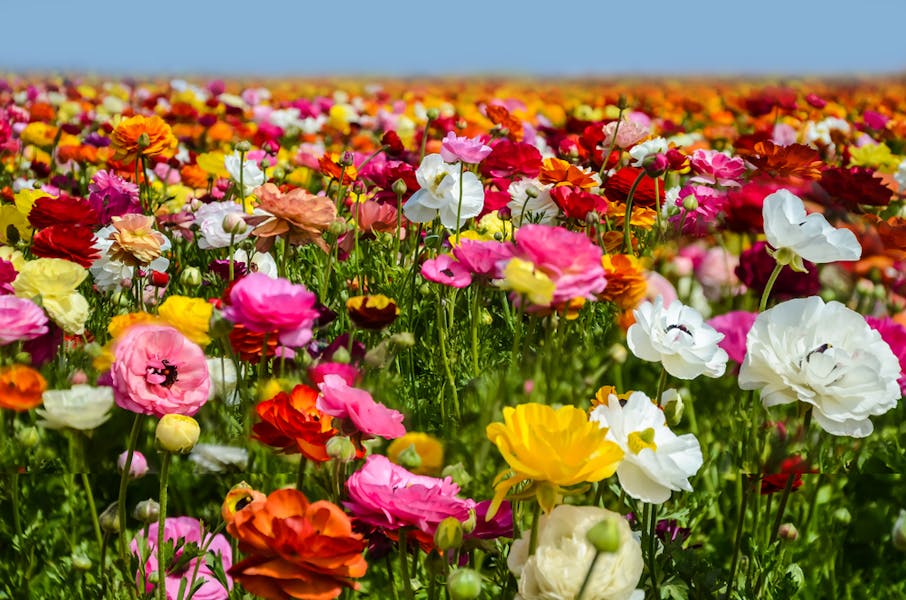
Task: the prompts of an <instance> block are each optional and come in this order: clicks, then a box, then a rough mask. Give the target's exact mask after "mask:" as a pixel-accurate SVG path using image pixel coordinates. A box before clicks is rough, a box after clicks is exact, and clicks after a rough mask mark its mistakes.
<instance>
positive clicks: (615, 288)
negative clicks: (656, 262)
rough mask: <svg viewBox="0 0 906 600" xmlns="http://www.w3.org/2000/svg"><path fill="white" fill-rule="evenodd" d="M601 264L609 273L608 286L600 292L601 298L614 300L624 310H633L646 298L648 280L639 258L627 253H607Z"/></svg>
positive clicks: (607, 273) (599, 296)
mask: <svg viewBox="0 0 906 600" xmlns="http://www.w3.org/2000/svg"><path fill="white" fill-rule="evenodd" d="M601 265H602V266H603V267H604V272H605V273H606V275H607V287H606V288H605V289H604V291H603V292H601V293H600V294H598V298H599V299H601V300H609V301H611V302H614V303H616V305H617V306H619V307H620V308H622V309H623V310H631V309H633V308H635V307H637V306H638V305H639V303H640V302H641V301H642V300H644V299H645V292H646V291H648V280H647V279H646V278H645V269H644V268H643V267H642V264H641V263H640V262H639V259H638V258H636V257H635V256H632V255H627V254H613V255H610V254H605V255H604V256H603V257H602V258H601Z"/></svg>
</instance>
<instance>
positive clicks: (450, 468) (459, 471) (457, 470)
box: [440, 463, 472, 488]
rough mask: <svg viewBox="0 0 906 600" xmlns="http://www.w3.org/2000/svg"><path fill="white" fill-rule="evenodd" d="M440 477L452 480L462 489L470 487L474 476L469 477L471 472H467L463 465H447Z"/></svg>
mask: <svg viewBox="0 0 906 600" xmlns="http://www.w3.org/2000/svg"><path fill="white" fill-rule="evenodd" d="M440 476H441V477H449V478H451V479H452V480H453V483H455V484H456V485H458V486H459V487H461V488H464V487H466V486H468V485H469V482H470V481H472V476H471V475H469V472H468V471H466V468H465V467H464V466H462V463H456V464H455V465H447V466H446V467H444V469H443V471H441V472H440Z"/></svg>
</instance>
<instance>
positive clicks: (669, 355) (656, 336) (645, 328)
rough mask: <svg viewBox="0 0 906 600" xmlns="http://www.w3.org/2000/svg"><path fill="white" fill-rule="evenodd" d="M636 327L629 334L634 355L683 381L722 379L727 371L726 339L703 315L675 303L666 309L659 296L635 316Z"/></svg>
mask: <svg viewBox="0 0 906 600" xmlns="http://www.w3.org/2000/svg"><path fill="white" fill-rule="evenodd" d="M633 314H634V315H635V323H634V324H633V325H632V326H631V327H630V328H629V331H628V332H627V334H626V341H627V343H628V345H629V349H630V350H631V351H632V353H633V354H634V355H635V356H637V357H638V358H641V359H642V360H648V361H652V362H660V363H661V364H662V365H664V368H665V369H666V370H667V372H668V373H670V374H671V375H673V376H674V377H678V378H680V379H695V378H696V377H698V376H699V375H707V376H708V377H720V376H721V375H723V374H724V371H725V370H726V368H727V360H728V356H727V353H726V352H725V351H724V350H723V349H722V348H721V347H720V346H718V345H717V344H718V342H720V341H721V340H722V339H724V335H723V334H722V333H720V332H718V331H717V330H716V329H714V328H713V327H711V326H710V325H708V324H707V323H705V321H704V319H703V318H702V315H701V313H699V312H698V311H697V310H695V309H694V308H691V307H689V306H686V305H685V304H683V303H682V302H680V301H679V300H674V301H673V302H671V303H670V306H667V307H664V299H663V297H661V296H658V297H657V298H655V299H654V302H653V303H652V302H651V301H648V300H646V301H645V302H643V303H642V304H640V305H639V307H638V308H637V309H635V311H634V312H633Z"/></svg>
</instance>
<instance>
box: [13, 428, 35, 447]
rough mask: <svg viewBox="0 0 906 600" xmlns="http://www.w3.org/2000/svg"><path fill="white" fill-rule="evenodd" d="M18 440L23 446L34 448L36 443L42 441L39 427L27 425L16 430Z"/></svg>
mask: <svg viewBox="0 0 906 600" xmlns="http://www.w3.org/2000/svg"><path fill="white" fill-rule="evenodd" d="M16 441H17V442H19V444H20V445H22V447H23V448H26V449H28V448H34V447H35V445H36V444H37V443H38V442H39V441H41V436H39V435H38V429H37V428H36V427H25V428H24V429H20V430H19V431H17V432H16Z"/></svg>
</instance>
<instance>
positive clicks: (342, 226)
mask: <svg viewBox="0 0 906 600" xmlns="http://www.w3.org/2000/svg"><path fill="white" fill-rule="evenodd" d="M347 229H348V228H347V227H346V223H345V222H343V221H334V222H333V223H331V224H330V225H328V227H327V231H328V232H330V234H331V235H335V236H340V235H343V234H344V233H346V230H347Z"/></svg>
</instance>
